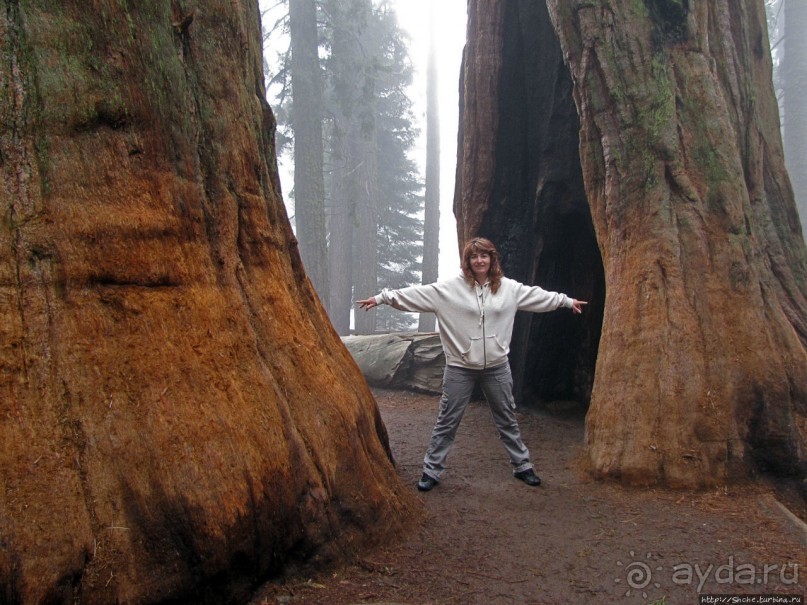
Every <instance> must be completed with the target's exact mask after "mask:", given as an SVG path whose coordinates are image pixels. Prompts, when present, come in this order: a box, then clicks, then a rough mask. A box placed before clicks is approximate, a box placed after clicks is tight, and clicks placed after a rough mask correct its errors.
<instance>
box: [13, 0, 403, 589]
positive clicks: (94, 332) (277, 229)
mask: <svg viewBox="0 0 807 605" xmlns="http://www.w3.org/2000/svg"><path fill="white" fill-rule="evenodd" d="M127 6H128V7H130V8H127ZM173 6H174V7H175V10H173V11H172V10H171V9H170V3H165V2H138V3H128V4H127V3H119V2H99V3H91V4H90V5H88V4H87V3H85V2H51V1H50V0H48V1H41V2H36V1H32V2H26V3H19V2H16V1H13V0H4V1H3V2H2V3H0V53H1V56H2V63H1V64H0V94H2V96H0V112H2V116H3V119H2V121H1V122H0V174H2V178H0V203H2V212H3V216H4V217H5V218H4V220H3V223H2V227H0V289H1V290H0V291H2V296H0V389H2V393H1V394H0V412H1V413H0V435H2V439H1V440H0V442H1V443H2V446H0V468H2V488H0V489H1V491H0V545H2V548H1V549H0V601H2V602H8V603H17V602H21V603H39V602H75V601H80V602H86V603H96V602H97V603H101V602H103V603H112V602H126V603H135V602H137V603H149V602H160V601H168V600H171V599H177V600H178V601H188V600H190V599H195V600H200V601H201V600H203V599H202V596H201V595H205V596H206V597H208V599H209V600H211V601H215V602H223V601H225V600H228V598H225V597H223V596H221V595H218V596H217V593H216V591H215V590H212V589H211V586H216V585H218V586H229V587H230V588H232V586H233V581H237V580H246V581H247V582H250V581H254V580H255V579H256V578H258V577H261V576H265V575H266V574H268V573H271V572H273V571H277V570H278V569H279V568H280V567H281V566H282V565H283V564H284V562H285V561H286V560H288V558H289V557H292V556H300V555H307V554H311V553H313V552H315V551H316V550H318V549H320V548H321V547H323V546H327V545H330V547H331V548H340V547H342V546H348V545H352V544H359V543H361V542H362V541H363V540H364V539H366V537H367V536H368V535H372V536H373V537H374V538H378V537H381V536H383V535H384V533H385V532H386V531H387V530H390V529H394V528H396V526H399V525H400V523H401V521H402V518H403V513H404V512H405V511H406V510H407V508H408V506H409V505H410V499H409V497H408V496H406V495H405V492H402V491H401V489H400V485H399V484H398V482H397V480H396V478H395V473H394V472H391V471H392V465H391V460H390V454H389V450H388V445H387V439H386V434H385V430H384V427H383V424H382V422H381V420H380V417H379V414H378V410H377V408H376V406H375V403H374V402H373V399H372V396H371V394H370V392H369V391H368V389H367V387H366V385H365V383H364V381H363V380H362V378H361V376H360V374H359V372H358V370H357V368H356V366H355V364H354V362H353V361H352V359H351V358H350V356H349V354H348V353H347V351H346V350H345V348H344V347H343V346H342V345H341V343H340V342H339V340H338V338H337V336H336V334H335V333H334V331H333V329H332V328H331V327H330V325H329V323H328V320H327V318H326V316H325V314H324V312H323V309H322V308H321V306H320V304H319V303H318V301H317V298H316V296H315V295H314V293H313V290H312V287H311V285H310V282H309V281H308V280H307V278H306V276H305V274H304V273H303V269H302V265H301V262H300V258H299V255H298V252H297V249H296V246H295V242H294V238H293V236H292V233H291V230H290V227H289V223H288V219H287V217H286V215H285V212H284V209H283V204H282V200H281V199H280V187H279V183H278V181H277V173H276V166H275V161H274V148H273V147H274V141H273V138H272V137H273V128H274V123H273V116H272V114H271V111H270V110H269V108H268V107H267V106H266V103H265V100H264V87H263V81H262V69H261V47H260V23H259V14H258V7H257V4H256V3H254V2H251V1H247V0H243V1H238V2H226V3H225V2H215V1H212V0H211V1H204V0H200V1H199V2H196V3H195V6H196V9H195V11H190V12H188V13H182V12H180V11H179V10H178V9H177V7H179V3H173ZM202 586H207V588H205V590H203V591H202V590H201V589H200V587H202ZM193 595H196V596H193Z"/></svg>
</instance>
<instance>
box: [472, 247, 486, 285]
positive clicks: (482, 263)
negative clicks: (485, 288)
mask: <svg viewBox="0 0 807 605" xmlns="http://www.w3.org/2000/svg"><path fill="white" fill-rule="evenodd" d="M468 260H469V261H470V264H471V271H473V273H474V277H475V278H476V281H478V282H479V283H484V282H485V280H486V279H487V278H488V272H489V271H490V254H488V253H487V252H471V256H470V258H469V259H468Z"/></svg>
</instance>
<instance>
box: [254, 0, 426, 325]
mask: <svg viewBox="0 0 807 605" xmlns="http://www.w3.org/2000/svg"><path fill="white" fill-rule="evenodd" d="M285 5H286V6H287V7H288V11H286V12H285V13H283V14H282V15H281V16H280V18H279V19H278V20H276V21H275V22H273V23H268V22H267V23H265V32H264V37H265V41H267V42H269V43H271V45H273V46H275V47H277V46H278V40H279V39H281V38H282V39H284V40H285V36H288V40H289V44H288V46H287V48H285V49H284V50H283V51H282V52H280V53H279V54H278V56H277V59H276V62H275V61H274V60H273V58H272V57H270V58H269V61H270V62H271V64H267V65H266V66H265V69H266V71H267V80H268V81H270V82H271V84H272V85H273V86H274V88H275V89H277V90H279V92H278V94H277V97H276V99H275V101H274V103H273V106H274V107H275V108H276V111H277V118H278V137H277V146H278V153H279V154H282V153H284V151H285V152H288V151H289V150H290V148H293V154H294V173H295V176H294V189H293V191H291V192H289V191H286V192H285V195H286V196H287V197H288V196H290V197H291V198H293V200H294V212H293V217H294V221H295V227H296V234H297V239H298V241H299V245H300V252H301V255H302V258H303V262H304V263H305V266H306V272H307V273H308V275H309V276H310V278H311V281H312V283H313V284H314V287H315V288H316V290H317V292H318V294H319V296H320V299H321V300H322V302H323V303H324V304H325V306H326V307H327V309H328V313H329V315H330V318H331V321H332V322H333V325H334V327H335V328H336V329H337V331H338V332H339V333H340V334H343V335H344V334H348V333H349V332H350V330H351V310H352V308H353V300H354V299H355V298H356V297H366V296H370V295H372V294H375V293H376V292H378V291H379V290H380V289H382V288H400V287H403V286H407V285H410V284H414V283H419V282H420V272H421V257H422V253H423V219H422V209H423V183H422V181H421V179H420V176H419V173H418V170H417V166H416V165H415V163H414V161H413V160H412V159H411V158H410V157H409V152H410V151H411V149H412V147H413V145H414V143H415V139H416V136H417V134H418V133H417V130H416V128H415V126H414V125H413V118H412V111H411V106H412V103H411V101H410V99H409V97H408V96H407V92H406V90H407V87H408V86H409V85H410V84H411V82H412V77H413V69H412V66H411V63H410V61H409V57H408V48H407V44H406V41H405V39H404V35H403V34H402V32H401V30H400V28H399V27H398V23H397V19H396V17H395V13H394V12H393V11H392V9H391V7H390V3H389V2H386V1H381V2H375V3H374V2H372V1H371V0H288V1H287V3H286V4H285ZM280 6H281V7H282V4H281V5H280ZM274 12H278V9H275V11H274ZM265 20H266V19H265ZM267 21H268V20H267ZM354 323H355V332H356V333H359V334H369V333H373V332H376V331H393V330H402V329H411V328H413V326H414V318H413V316H410V315H407V314H403V313H400V312H397V311H394V310H392V309H390V308H387V307H381V308H379V309H376V310H373V311H371V312H369V313H357V314H356V315H355V320H354Z"/></svg>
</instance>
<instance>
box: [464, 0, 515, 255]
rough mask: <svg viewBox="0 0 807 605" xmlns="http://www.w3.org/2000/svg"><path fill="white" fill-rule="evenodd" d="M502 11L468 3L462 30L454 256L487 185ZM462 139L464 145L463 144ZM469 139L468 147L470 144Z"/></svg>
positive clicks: (474, 222)
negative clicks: (465, 29)
mask: <svg viewBox="0 0 807 605" xmlns="http://www.w3.org/2000/svg"><path fill="white" fill-rule="evenodd" d="M503 25H504V7H503V5H502V3H500V2H492V3H490V4H482V5H480V4H479V3H478V2H476V0H470V1H469V2H468V27H467V32H468V34H467V36H466V42H465V49H464V50H463V53H462V76H461V78H460V129H459V130H460V133H459V137H458V144H457V154H458V161H457V178H456V184H455V187H454V216H455V217H456V219H457V234H458V236H459V242H458V243H459V247H460V253H461V252H462V246H463V245H464V243H465V241H466V240H467V238H468V237H473V235H475V234H476V233H477V232H478V229H479V225H480V224H481V222H482V221H481V216H482V214H483V213H484V212H485V210H486V209H487V205H488V198H489V196H490V192H491V189H492V187H493V172H494V169H495V143H496V141H495V140H494V138H493V137H491V136H490V133H492V132H496V128H497V124H498V118H499V113H498V102H499V93H498V88H499V74H500V70H501V61H502V59H501V57H502V53H501V44H502V42H501V40H502V35H501V34H502V28H503ZM466 141H467V142H466ZM471 141H473V144H470V142H471Z"/></svg>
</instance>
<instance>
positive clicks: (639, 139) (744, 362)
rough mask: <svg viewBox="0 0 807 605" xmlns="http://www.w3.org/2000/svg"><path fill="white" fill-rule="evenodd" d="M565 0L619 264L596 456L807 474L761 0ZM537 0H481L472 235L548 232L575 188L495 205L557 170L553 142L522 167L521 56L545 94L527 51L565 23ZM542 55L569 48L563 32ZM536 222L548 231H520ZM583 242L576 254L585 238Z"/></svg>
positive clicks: (469, 97)
mask: <svg viewBox="0 0 807 605" xmlns="http://www.w3.org/2000/svg"><path fill="white" fill-rule="evenodd" d="M547 6H548V8H549V13H550V15H551V19H552V23H553V25H554V30H555V34H556V35H557V37H558V39H559V43H560V51H561V52H562V54H561V56H562V57H563V61H564V62H565V63H566V64H567V66H568V67H569V69H570V71H571V75H572V79H573V82H574V102H575V106H576V109H577V113H578V116H579V123H580V142H579V145H580V160H581V165H582V177H583V180H584V183H585V191H586V196H587V199H588V204H589V206H590V208H591V218H592V219H593V225H594V230H595V233H596V239H597V242H598V245H599V251H600V254H601V258H602V266H603V268H604V272H605V273H604V277H605V291H606V292H607V296H606V297H605V300H604V303H605V308H604V319H603V322H602V339H601V340H600V345H599V352H598V356H597V360H596V375H595V377H594V383H593V389H592V394H591V405H590V408H589V411H588V416H587V431H586V447H587V452H588V455H589V458H590V461H591V465H592V468H593V471H594V473H595V474H596V475H598V476H605V477H617V478H619V479H621V480H623V481H625V482H630V483H642V484H651V483H664V484H667V485H672V486H704V485H714V484H721V483H724V482H726V481H731V480H736V479H738V478H742V477H747V476H748V475H751V474H754V473H755V472H757V471H758V470H763V471H773V472H777V473H782V474H795V475H797V476H800V475H803V474H804V470H805V451H804V432H803V428H804V413H805V409H806V408H807V405H806V404H807V352H805V342H807V296H806V295H807V251H805V246H804V241H803V238H802V234H801V229H800V226H799V222H798V217H797V215H796V212H795V205H794V201H793V194H792V190H791V188H790V183H789V179H788V176H787V173H786V172H785V169H784V162H783V158H782V146H781V139H780V135H779V130H778V120H777V109H776V103H775V99H774V96H773V90H772V85H771V63H770V55H769V52H768V42H767V37H766V32H765V19H764V9H763V5H762V3H761V2H759V1H757V0H743V1H739V2H735V1H733V0H731V1H729V0H718V1H716V2H710V3H692V2H686V1H684V2H677V1H672V0H670V1H667V0H647V1H643V2H635V1H632V0H610V1H605V2H599V3H591V2H582V1H568V0H549V1H548V2H547ZM536 10H537V8H536V7H535V5H534V4H532V3H528V2H495V1H491V2H485V3H482V2H473V1H472V2H470V3H469V32H470V33H469V41H468V45H467V47H466V55H465V58H464V67H463V78H464V80H463V81H464V84H463V86H462V91H463V95H464V97H463V98H464V100H463V104H462V109H463V117H462V119H461V129H462V132H461V136H460V144H461V146H460V155H459V158H458V160H459V166H458V187H457V193H456V197H455V211H456V213H457V215H458V224H459V227H458V229H459V234H460V239H461V240H462V239H464V238H465V237H467V236H469V235H473V234H475V233H477V232H482V234H485V235H488V236H490V237H492V238H493V239H494V240H496V239H504V241H505V242H508V241H510V240H509V239H508V238H511V239H512V241H514V242H518V241H520V242H522V243H523V244H524V247H528V246H529V245H530V244H533V245H534V244H535V243H536V242H539V243H541V245H544V243H545V242H546V241H549V240H547V239H546V238H547V237H551V233H552V230H553V229H555V228H556V226H554V225H552V224H551V222H550V224H549V225H547V223H546V218H547V216H553V213H555V214H554V216H561V215H562V212H560V213H559V210H558V205H559V204H560V205H562V204H563V202H562V200H563V199H564V198H563V197H562V196H561V195H558V196H557V197H558V201H557V202H555V203H553V201H552V200H551V196H545V198H544V200H543V204H544V205H542V204H541V203H540V202H541V200H540V195H536V196H535V199H536V205H535V206H533V208H535V213H534V214H533V215H532V216H531V215H530V214H529V212H525V211H524V209H523V208H522V209H521V210H519V211H520V212H524V214H523V217H524V218H523V219H521V220H520V221H519V220H516V221H514V220H512V219H511V220H510V222H509V223H508V222H507V220H500V219H499V218H497V217H501V216H506V215H507V212H509V210H508V209H511V208H513V207H516V208H521V207H520V206H513V204H512V202H513V200H514V199H516V198H519V196H520V198H521V199H528V198H529V196H528V194H523V193H518V191H517V187H518V184H520V185H521V186H522V187H524V185H525V183H526V184H527V187H526V188H527V190H529V189H530V188H531V187H532V186H533V181H530V179H531V178H535V175H536V174H537V175H541V174H544V175H546V174H552V173H551V172H547V171H546V169H545V166H546V163H551V161H552V154H550V153H547V154H546V155H543V156H542V155H541V154H540V153H533V152H519V153H521V155H518V156H517V159H518V158H521V164H522V165H523V166H532V165H533V163H535V166H536V167H534V168H529V169H525V170H524V171H523V173H521V174H519V173H518V171H517V170H516V169H515V168H514V167H517V166H518V162H517V161H514V160H513V155H514V152H513V150H512V144H513V141H517V137H511V138H507V137H503V136H502V133H508V132H510V133H518V132H519V129H518V128H514V127H513V119H514V118H513V116H516V117H515V119H516V120H518V119H521V120H523V119H524V115H526V116H527V117H528V118H529V116H530V114H529V112H527V111H519V110H518V105H519V104H517V103H511V102H510V99H512V98H513V91H514V88H513V86H512V82H511V81H512V79H513V78H512V73H513V72H514V71H516V72H518V69H517V68H514V65H515V66H517V67H518V68H520V69H522V71H521V72H519V73H518V74H517V77H519V78H523V81H524V82H525V84H523V85H522V88H521V89H520V90H522V91H527V92H523V93H522V94H524V103H523V104H526V105H531V104H534V103H536V100H535V99H536V98H537V97H536V96H533V97H530V94H529V90H530V89H529V85H530V84H532V85H533V87H535V88H536V89H539V90H540V89H541V87H542V85H543V81H541V82H540V83H539V81H538V80H537V79H536V78H535V77H534V76H531V74H530V73H529V70H530V65H532V64H534V63H535V61H532V62H531V61H529V60H526V59H525V57H530V56H535V55H529V54H528V53H529V48H530V45H535V44H537V42H536V36H538V35H543V36H544V38H542V40H547V39H549V38H551V36H549V37H547V34H545V33H543V32H542V30H540V29H539V28H537V27H526V26H523V24H526V23H530V22H532V21H530V19H531V17H529V13H530V12H531V11H532V12H534V11H536ZM514 12H515V13H518V14H517V16H516V17H513V16H512V15H513V13H514ZM513 20H515V21H517V22H520V23H522V27H521V28H520V30H518V32H517V35H516V38H517V39H518V36H521V38H520V41H519V42H518V43H514V44H510V43H508V40H512V39H513V36H510V37H509V38H508V36H507V35H505V33H504V32H507V31H508V30H507V28H508V27H509V26H508V23H511V22H512V21H513ZM542 53H543V55H544V56H547V57H548V58H549V60H555V59H554V54H553V53H552V51H551V48H549V47H547V48H546V49H544V50H543V51H542ZM557 81H560V80H557ZM508 103H511V104H510V105H509V106H508ZM508 107H510V108H511V109H512V110H511V111H505V109H507V108H508ZM559 107H560V106H559V105H556V106H555V109H554V111H558V108H559ZM550 109H551V108H550ZM558 113H562V112H558ZM554 119H555V118H554V117H553V118H552V120H554ZM524 124H525V127H524V128H523V129H522V130H529V128H530V122H529V121H527V122H524ZM550 126H551V121H550ZM545 140H552V139H545ZM525 148H529V146H526V147H525ZM542 149H543V148H542ZM552 149H554V148H552ZM554 151H555V153H557V150H554ZM546 182H547V181H546V180H541V179H540V178H539V179H538V180H537V183H538V185H539V186H540V187H543V186H544V185H545V184H546ZM567 182H571V181H567ZM512 183H516V185H513V184H512ZM540 187H539V188H537V189H536V190H537V191H539V192H540V191H542V189H541V188H540ZM513 192H516V193H517V195H514V194H513ZM547 213H548V214H547ZM497 221H498V222H497ZM524 222H528V224H530V225H532V226H533V228H534V229H535V235H534V236H531V235H530V234H529V233H528V232H526V233H523V232H519V229H520V224H521V223H524ZM579 224H580V229H581V230H583V229H584V228H585V227H584V225H583V223H582V222H580V223H579ZM513 233H522V235H518V236H516V237H514V236H513V235H512V234H513ZM584 245H585V240H581V241H580V243H579V244H577V245H573V244H571V243H569V246H568V249H567V250H565V251H562V252H565V253H567V254H569V255H575V254H580V248H582V247H583V246H584ZM510 247H511V248H512V251H510V250H505V252H506V253H509V254H511V258H513V259H518V258H522V260H523V261H524V259H526V260H525V261H524V262H526V263H527V264H526V265H525V266H526V267H527V268H529V262H531V259H536V258H538V259H539V264H546V262H547V261H549V262H550V263H551V262H552V258H549V257H546V251H545V250H544V252H541V251H540V247H536V248H534V249H533V250H528V251H527V252H526V253H524V255H523V256H521V257H520V256H519V254H521V252H520V251H519V246H510ZM536 250H538V252H537V253H536ZM536 254H539V256H536ZM540 254H544V257H541V256H540ZM556 254H557V253H556ZM588 267H589V268H587V269H585V270H586V271H592V270H593V267H594V265H593V264H589V265H588ZM505 268H507V266H505ZM575 268H577V269H579V267H575V266H574V265H572V266H567V267H565V268H564V267H563V266H562V265H558V270H559V271H560V270H564V271H569V272H571V271H573V270H574V269H575ZM535 270H536V271H537V272H540V267H538V268H536V269H535ZM527 275H529V271H527ZM536 275H538V273H536ZM582 284H585V282H582ZM590 284H592V285H593V284H596V279H592V281H591V282H590ZM542 285H546V284H545V283H544V284H542ZM557 289H564V288H557ZM581 289H582V288H581ZM591 293H592V294H594V295H596V294H597V289H596V288H592V290H591ZM570 294H572V295H574V296H577V297H578V298H584V297H586V293H585V292H584V293H583V294H582V295H579V294H578V293H577V292H574V291H572V292H570ZM592 302H598V301H596V300H593V301H592ZM599 302H600V303H602V301H599ZM588 337H590V334H589V336H585V335H584V340H583V341H581V342H585V338H588ZM514 350H515V347H514ZM564 363H566V364H568V363H576V362H575V361H571V362H569V361H566V362H564Z"/></svg>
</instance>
